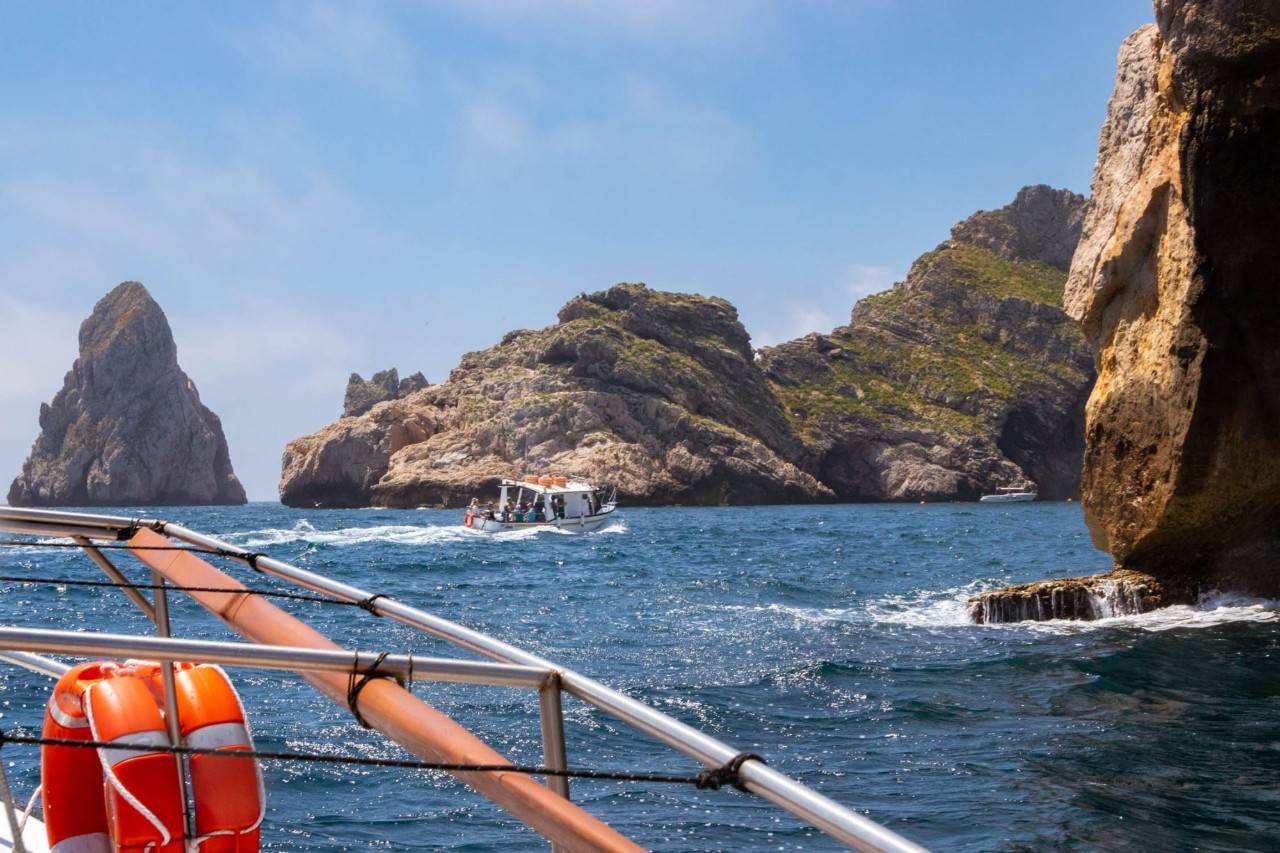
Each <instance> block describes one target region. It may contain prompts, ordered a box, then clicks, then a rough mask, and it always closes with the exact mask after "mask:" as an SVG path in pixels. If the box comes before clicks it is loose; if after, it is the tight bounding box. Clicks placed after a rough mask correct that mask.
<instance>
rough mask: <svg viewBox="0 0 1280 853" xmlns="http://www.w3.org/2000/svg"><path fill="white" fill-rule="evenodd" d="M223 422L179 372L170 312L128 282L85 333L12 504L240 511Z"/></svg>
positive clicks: (241, 497) (44, 410)
mask: <svg viewBox="0 0 1280 853" xmlns="http://www.w3.org/2000/svg"><path fill="white" fill-rule="evenodd" d="M244 502H245V494H244V489H243V488H242V487H241V485H240V482H239V481H238V480H237V479H236V475H235V473H234V472H233V471H232V470H231V459H230V457H229V455H228V453H227V442H226V439H225V438H224V437H223V434H222V424H221V422H220V421H219V420H218V418H217V416H216V415H214V414H213V412H211V411H209V410H208V409H207V408H205V406H204V405H203V404H201V402H200V395H199V394H198V393H197V392H196V387H195V385H194V384H192V382H191V380H190V379H189V378H187V375H186V374H185V373H183V372H182V369H181V368H179V367H178V357H177V347H176V346H175V345H174V342H173V334H172V332H171V331H170V330H169V323H168V321H167V320H166V319H165V316H164V312H162V311H161V310H160V306H159V305H157V304H156V303H155V301H154V300H153V299H152V298H151V295H150V294H149V293H147V290H146V288H144V287H143V286H142V285H141V284H138V283H137V282H125V283H124V284H121V285H120V286H119V287H117V288H115V289H114V290H112V291H111V292H110V293H108V294H107V295H106V296H105V297H103V298H102V300H101V301H100V302H98V304H97V305H96V306H95V307H94V309H93V314H91V315H90V316H89V318H88V319H87V320H85V321H84V323H83V324H81V326H80V357H79V358H77V359H76V362H75V364H74V365H73V366H72V368H71V371H70V372H69V373H67V376H66V379H65V381H64V384H63V387H62V390H61V391H59V392H58V394H57V396H55V397H54V398H53V402H52V403H51V404H46V405H42V406H41V407H40V436H39V437H38V438H37V439H36V442H35V445H34V447H32V449H31V456H30V457H29V458H28V459H27V461H26V464H25V465H23V468H22V473H21V474H20V475H19V476H18V478H17V479H15V480H14V481H13V485H12V486H10V487H9V503H10V504H11V505H13V506H68V505H77V506H90V505H92V506H107V505H172V504H242V503H244Z"/></svg>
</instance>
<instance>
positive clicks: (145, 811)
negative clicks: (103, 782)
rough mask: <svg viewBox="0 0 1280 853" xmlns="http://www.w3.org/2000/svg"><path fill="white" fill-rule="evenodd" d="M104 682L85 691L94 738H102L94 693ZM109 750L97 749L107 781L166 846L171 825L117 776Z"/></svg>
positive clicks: (137, 753) (166, 743)
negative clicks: (110, 760) (95, 719)
mask: <svg viewBox="0 0 1280 853" xmlns="http://www.w3.org/2000/svg"><path fill="white" fill-rule="evenodd" d="M104 683H105V682H101V681H99V682H95V683H94V684H91V685H89V689H88V690H86V691H85V693H84V711H85V714H86V715H87V716H88V718H89V732H90V733H91V734H92V735H93V739H94V740H101V738H100V737H99V736H98V727H97V725H95V724H94V721H93V694H94V692H95V690H96V688H97V687H98V685H99V684H104ZM137 734H151V732H138V733H137ZM157 734H159V735H160V737H161V738H162V741H161V745H164V746H168V744H169V740H168V738H167V737H165V734H164V732H157ZM126 737H131V736H128V735H127V736H126ZM126 737H122V738H118V739H117V740H118V741H120V742H124V741H125V739H126ZM148 745H149V746H150V745H153V744H150V743H149V744H148ZM109 751H112V750H105V749H99V750H97V752H98V760H99V761H101V762H102V772H103V773H104V774H106V777H107V781H108V782H110V783H111V787H112V788H115V789H116V792H117V793H118V794H119V795H120V796H121V797H123V798H124V800H125V802H127V803H128V804H129V805H131V806H133V807H134V808H135V809H137V811H138V814H140V815H142V816H143V817H144V818H146V820H147V822H148V823H150V824H151V825H152V826H154V827H155V828H156V829H158V830H159V831H160V835H161V841H160V845H161V846H164V845H166V844H168V843H169V842H170V841H172V840H173V836H171V835H170V834H169V827H167V826H165V825H164V821H162V820H160V818H158V817H156V814H155V812H153V811H151V809H149V808H147V807H146V806H145V805H143V804H142V801H141V800H139V799H138V798H137V797H135V796H134V795H133V793H132V792H131V791H130V790H129V789H128V788H126V787H125V786H124V783H123V782H121V781H120V777H119V776H117V775H116V772H115V770H113V769H112V767H113V766H114V763H115V762H111V763H108V761H107V756H106V755H104V753H106V752H109ZM116 751H117V752H123V751H124V750H116ZM145 754H146V753H142V752H133V751H132V750H130V751H129V755H130V756H135V755H145ZM120 760H121V759H120V758H117V759H116V761H117V762H118V761H120ZM175 760H176V756H175Z"/></svg>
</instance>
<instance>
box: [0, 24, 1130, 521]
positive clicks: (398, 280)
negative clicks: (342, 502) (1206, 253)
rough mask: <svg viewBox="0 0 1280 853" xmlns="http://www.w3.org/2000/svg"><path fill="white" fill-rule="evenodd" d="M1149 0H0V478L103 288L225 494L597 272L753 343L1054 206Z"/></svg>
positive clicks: (536, 317)
mask: <svg viewBox="0 0 1280 853" xmlns="http://www.w3.org/2000/svg"><path fill="white" fill-rule="evenodd" d="M1151 18H1152V11H1151V5H1150V1H1149V0H1072V2H1024V0H1016V1H1015V0H1001V2H997V1H996V0H845V2H834V0H790V2H773V1H772V0H614V1H613V2H609V1H608V0H541V2H537V0H471V1H470V2H463V0H456V2H455V1H454V0H439V2H408V0H404V2H400V1H399V0H385V2H360V3H356V2H305V1H304V0H291V2H281V3H274V4H273V3H269V2H220V3H203V4H199V3H174V2H160V0H153V1H152V2H149V3H137V2H116V3H110V4H107V3H90V2H67V3H59V4H43V3H27V2H16V0H0V481H2V482H0V497H3V493H4V492H5V491H6V490H7V484H8V482H9V481H10V479H11V478H12V477H13V476H14V475H16V474H17V472H18V471H19V470H20V468H21V465H22V461H23V459H24V458H25V457H26V455H27V453H28V452H29V450H30V447H31V442H32V441H33V440H34V439H35V436H36V434H37V432H38V424H37V416H38V412H39V406H40V403H41V402H43V401H48V400H50V399H51V398H52V397H53V395H54V393H56V391H57V390H58V388H59V387H60V386H61V382H62V377H63V374H64V373H65V372H66V371H67V370H68V369H69V368H70V366H71V363H72V361H73V360H74V359H75V356H76V330H77V328H78V326H79V323H80V322H81V321H82V320H83V319H84V318H85V317H86V316H88V314H89V312H90V311H91V310H92V308H93V305H94V303H95V302H96V301H97V300H98V299H99V298H101V297H102V295H103V294H105V293H106V292H107V291H108V290H109V289H110V288H111V287H113V286H114V285H116V284H117V283H119V282H121V281H126V280H139V281H142V282H143V283H144V284H146V285H147V287H148V289H149V290H150V291H151V293H152V295H153V296H154V297H155V298H156V300H157V301H158V302H159V303H160V305H161V306H162V307H163V309H164V310H165V313H166V314H167V316H168V317H169V321H170V324H171V325H172V327H173V330H174V333H175V337H176V339H177V344H178V357H179V361H180V363H181V365H182V367H183V369H184V370H185V371H186V372H187V373H188V374H189V375H190V376H191V378H192V379H193V380H194V382H195V383H196V385H197V387H198V388H199V390H200V394H201V397H202V399H203V400H204V402H205V403H206V404H207V405H208V406H209V407H210V408H212V409H213V411H214V412H216V413H217V414H218V415H219V416H220V417H221V418H222V421H223V425H224V428H225V431H226V434H227V439H228V442H229V444H230V449H231V458H232V463H233V465H234V466H235V469H236V472H237V473H238V475H239V476H240V479H241V480H242V482H244V484H245V487H246V489H247V490H248V493H249V496H250V499H253V500H273V499H275V496H276V484H277V481H278V478H279V473H280V454H281V452H282V450H283V448H284V445H285V444H286V443H287V442H288V441H289V440H290V439H292V438H295V437H297V436H299V435H304V434H306V433H309V432H313V431H315V430H317V429H319V428H320V427H322V426H324V425H325V424H327V423H329V422H331V421H332V420H334V419H335V418H336V417H337V416H338V415H339V414H340V413H341V407H342V396H343V391H344V389H345V386H346V381H347V377H348V376H349V375H350V374H351V373H352V372H353V371H354V372H359V373H361V374H363V375H365V376H368V375H369V374H370V373H372V372H373V371H376V370H380V369H383V368H386V367H391V366H394V367H397V368H398V369H399V370H400V372H401V374H402V375H407V374H408V373H412V372H414V371H417V370H422V371H423V372H424V373H425V374H426V375H427V378H428V379H430V380H431V381H442V380H444V379H445V378H447V376H448V373H449V370H450V369H452V367H453V366H454V365H455V364H456V363H457V361H458V358H459V356H460V355H461V354H462V353H464V352H467V351H471V350H477V349H484V348H487V347H489V346H492V345H493V344H494V343H496V342H497V341H498V340H499V339H500V338H501V337H502V335H503V334H504V333H505V332H506V331H508V330H510V329H512V328H522V327H523V328H537V327H541V326H544V325H546V324H548V323H552V322H554V321H555V316H556V312H557V310H558V309H559V307H560V306H561V305H563V304H564V303H565V302H566V301H567V300H568V299H570V298H572V297H573V296H574V295H576V294H578V293H582V292H589V291H595V290H601V289H604V288H606V287H608V286H610V285H612V284H614V283H616V282H620V281H641V282H645V283H647V284H648V285H649V286H651V287H655V288H660V289H664V290H677V291H689V292H697V293H704V294H710V295H716V296H722V297H724V298H726V299H728V300H730V301H731V302H732V303H733V304H734V305H736V306H737V308H738V311H739V314H740V316H741V319H742V321H743V323H744V325H745V326H746V328H747V330H748V331H749V332H750V333H751V335H752V339H753V341H754V342H755V344H756V345H757V346H765V345H768V344H772V343H777V342H779V341H783V340H787V339H790V338H793V337H797V336H799V335H802V334H806V333H808V332H812V331H827V330H830V329H831V328H833V327H834V326H837V325H841V324H843V323H845V322H847V318H848V315H849V311H850V309H851V308H852V306H853V304H854V302H855V301H856V300H857V299H858V298H860V297H862V296H865V295H867V294H870V293H873V292H875V291H877V290H881V289H884V288H886V287H889V286H891V285H892V284H893V282H894V281H897V280H900V279H901V278H902V277H903V276H904V275H905V273H906V271H907V269H908V268H909V266H910V264H911V261H912V260H913V259H914V258H915V257H916V256H918V255H919V254H921V253H922V252H924V251H927V250H928V249H930V248H932V247H933V246H934V245H936V244H937V243H939V242H940V241H942V240H944V239H946V237H947V233H948V229H949V228H950V226H951V225H952V224H954V223H955V222H957V221H958V220H960V219H963V218H964V217H966V216H968V215H969V214H970V213H972V212H974V211H975V210H979V209H990V208H995V207H1000V206H1002V205H1004V204H1006V203H1007V202H1008V201H1009V200H1010V199H1012V197H1013V195H1014V194H1015V193H1016V192H1017V190H1018V188H1020V187H1022V186H1024V185H1026V184H1034V183H1047V184H1051V185H1053V186H1060V187H1068V188H1070V189H1073V190H1076V191H1077V192H1082V193H1087V191H1088V185H1089V178H1090V174H1091V171H1092V168H1093V161H1094V156H1095V153H1096V146H1097V136H1098V128H1099V127H1100V125H1101V123H1102V120H1103V117H1104V114H1105V109H1106V101H1107V97H1108V95H1109V94H1110V91H1111V87H1112V84H1113V81H1114V75H1115V56H1116V51H1117V50H1118V48H1119V46H1120V42H1121V40H1122V39H1123V38H1124V37H1125V36H1126V35H1128V34H1129V33H1130V32H1132V31H1133V30H1134V29H1136V28H1137V27H1139V26H1141V25H1142V24H1144V23H1147V22H1149V21H1150V20H1151Z"/></svg>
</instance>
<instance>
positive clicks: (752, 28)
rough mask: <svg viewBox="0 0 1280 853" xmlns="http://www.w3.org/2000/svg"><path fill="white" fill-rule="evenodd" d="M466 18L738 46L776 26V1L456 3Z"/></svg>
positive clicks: (515, 28) (513, 26) (516, 29)
mask: <svg viewBox="0 0 1280 853" xmlns="http://www.w3.org/2000/svg"><path fill="white" fill-rule="evenodd" d="M454 6H455V8H456V9H457V10H458V11H459V12H460V13H461V14H463V15H466V16H469V17H472V18H476V19H479V20H481V21H484V22H487V23H490V24H493V25H496V26H499V27H503V28H507V29H509V30H511V31H512V32H513V33H525V32H527V30H528V28H530V27H536V28H542V29H547V30H551V31H554V32H556V33H564V32H566V31H579V32H583V33H586V34H591V35H597V36H598V35H610V36H617V37H623V38H630V39H638V40H654V41H664V42H665V41H670V40H672V39H678V40H682V41H697V42H702V43H707V44H715V43H721V44H723V43H724V42H726V41H734V42H736V41H740V40H741V39H742V38H743V37H745V36H750V35H753V34H755V33H757V32H759V31H761V30H764V29H767V28H769V27H770V25H771V24H773V23H774V22H775V19H776V18H777V16H778V12H779V8H780V4H779V3H777V2H776V0H734V2H725V0H610V1H609V2H600V0H457V2H455V3H454Z"/></svg>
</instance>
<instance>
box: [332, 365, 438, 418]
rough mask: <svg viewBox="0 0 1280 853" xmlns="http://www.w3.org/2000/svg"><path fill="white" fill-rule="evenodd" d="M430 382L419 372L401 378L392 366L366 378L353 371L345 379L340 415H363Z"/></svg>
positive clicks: (352, 416)
mask: <svg viewBox="0 0 1280 853" xmlns="http://www.w3.org/2000/svg"><path fill="white" fill-rule="evenodd" d="M430 384H431V383H430V382H428V381H427V377H425V376H423V375H422V373H421V372H418V373H415V374H413V375H412V376H406V377H405V378H404V379H401V378H400V375H399V373H398V372H397V371H396V369H395V368H394V367H393V368H391V369H390V370H380V371H378V372H377V373H375V374H373V376H372V377H370V378H369V379H367V380H366V379H363V378H361V376H360V374H359V373H353V374H351V378H350V379H348V380H347V393H346V395H345V396H344V397H343V400H342V416H343V417H344V418H354V417H357V416H358V415H363V414H364V413H365V412H367V411H369V410H370V409H372V408H373V407H374V406H376V405H378V404H379V403H385V402H387V401H388V400H398V399H400V398H401V397H407V396H409V395H410V394H412V393H413V392H414V391H421V390H422V389H423V388H426V387H427V386H428V385H430Z"/></svg>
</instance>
